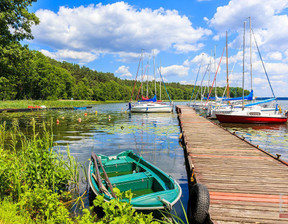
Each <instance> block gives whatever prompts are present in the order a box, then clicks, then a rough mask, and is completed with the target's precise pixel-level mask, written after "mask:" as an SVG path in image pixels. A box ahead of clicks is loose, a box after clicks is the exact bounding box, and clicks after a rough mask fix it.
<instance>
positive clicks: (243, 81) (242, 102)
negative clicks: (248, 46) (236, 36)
mask: <svg viewBox="0 0 288 224" xmlns="http://www.w3.org/2000/svg"><path fill="white" fill-rule="evenodd" d="M245 26H246V22H244V32H243V77H242V89H243V92H242V110H244V73H245V65H244V64H245Z"/></svg>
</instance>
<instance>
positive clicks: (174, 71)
mask: <svg viewBox="0 0 288 224" xmlns="http://www.w3.org/2000/svg"><path fill="white" fill-rule="evenodd" d="M188 71H189V67H186V66H183V65H171V66H167V67H161V73H162V75H164V76H166V77H167V76H179V77H184V76H188Z"/></svg>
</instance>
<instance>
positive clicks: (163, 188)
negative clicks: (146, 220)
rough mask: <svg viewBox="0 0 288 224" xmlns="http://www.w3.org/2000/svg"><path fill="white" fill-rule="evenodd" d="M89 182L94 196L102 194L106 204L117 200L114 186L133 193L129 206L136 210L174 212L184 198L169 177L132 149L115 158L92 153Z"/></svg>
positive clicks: (126, 200) (177, 185)
mask: <svg viewBox="0 0 288 224" xmlns="http://www.w3.org/2000/svg"><path fill="white" fill-rule="evenodd" d="M95 164H97V165H96V166H95ZM88 181H89V185H90V187H91V189H92V191H93V192H94V194H95V195H103V196H104V200H105V201H110V200H111V199H113V198H115V197H116V196H115V194H114V192H113V187H117V188H118V189H119V190H120V191H121V192H124V191H128V190H131V191H132V193H133V195H134V196H133V198H132V200H131V202H130V203H131V205H132V206H133V208H135V209H137V210H158V209H169V210H171V209H172V206H173V205H174V204H175V203H176V202H177V201H178V200H179V199H180V197H181V195H182V190H181V187H180V186H179V184H178V183H177V182H176V181H175V180H174V179H173V178H172V177H171V176H170V175H167V174H166V173H164V172H163V171H162V170H160V169H159V168H157V167H155V166H154V165H152V164H151V163H149V162H147V161H146V160H144V159H143V158H142V157H140V156H139V155H137V154H135V153H133V151H131V150H129V151H124V152H122V153H120V154H118V155H115V156H104V155H96V154H94V153H92V156H91V161H90V164H89V169H88ZM122 201H125V202H128V199H122Z"/></svg>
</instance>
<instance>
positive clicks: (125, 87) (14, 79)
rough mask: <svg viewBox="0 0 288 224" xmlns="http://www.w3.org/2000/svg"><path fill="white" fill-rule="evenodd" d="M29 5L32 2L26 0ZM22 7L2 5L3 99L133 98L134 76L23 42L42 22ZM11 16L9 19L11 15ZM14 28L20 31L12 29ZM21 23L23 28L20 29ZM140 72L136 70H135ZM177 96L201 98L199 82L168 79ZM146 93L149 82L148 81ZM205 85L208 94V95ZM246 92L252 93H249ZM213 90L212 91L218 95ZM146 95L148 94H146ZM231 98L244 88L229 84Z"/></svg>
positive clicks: (164, 96)
mask: <svg viewBox="0 0 288 224" xmlns="http://www.w3.org/2000/svg"><path fill="white" fill-rule="evenodd" d="M25 2H26V4H27V5H26V6H28V5H29V4H31V3H32V0H31V1H25ZM17 7H19V8H17ZM21 7H24V6H23V5H21V4H19V6H18V5H17V4H13V3H12V2H9V1H5V4H2V3H1V4H0V11H2V12H1V14H3V17H2V18H3V19H1V23H0V32H1V35H0V100H22V99H32V100H57V99H71V98H73V99H76V100H96V101H106V100H127V101H128V100H130V98H131V95H132V90H133V86H134V80H127V79H125V80H123V79H120V78H118V77H116V76H115V75H114V74H112V73H107V72H106V73H105V72H100V71H95V70H92V69H89V68H88V67H85V66H79V65H78V64H72V63H68V62H65V61H63V62H60V61H56V60H54V59H51V58H49V57H47V56H45V55H44V54H42V53H41V52H39V51H35V50H30V49H29V47H28V46H27V45H25V46H22V44H21V43H20V41H21V40H24V39H32V38H33V36H32V34H31V26H32V25H37V24H38V23H39V22H40V21H39V20H38V18H37V17H36V16H35V14H33V13H30V14H28V17H27V18H26V19H25V20H24V21H21V20H19V15H17V13H15V12H19V13H21ZM7 18H9V19H7ZM11 27H12V28H14V29H15V30H16V31H17V32H13V29H11ZM19 27H21V29H19ZM135 76H136V74H135ZM165 84H166V87H167V90H168V92H169V95H170V98H171V99H172V100H190V99H191V94H192V92H193V93H194V94H193V95H194V96H193V99H194V97H195V96H196V95H197V96H198V97H197V98H198V99H199V98H200V93H199V94H197V92H198V91H199V86H196V87H195V89H194V91H193V85H182V84H180V83H165ZM140 86H141V83H140V82H139V81H137V83H136V87H135V91H134V97H133V100H135V99H136V95H137V93H138V89H139V87H140ZM143 88H144V91H143V92H144V93H146V88H147V85H146V83H144V84H143ZM148 89H149V94H148V97H153V96H154V83H153V82H149V87H148ZM223 91H224V87H219V88H217V95H218V96H222V94H223ZM207 92H208V91H207V89H206V93H207ZM159 93H160V85H159V84H158V85H157V98H158V99H160V96H159ZM246 93H249V92H248V91H246ZM214 94H215V93H214V91H212V95H211V96H214ZM145 95H146V94H145ZM230 95H231V97H238V96H242V88H230ZM161 98H162V99H163V100H168V96H167V93H166V90H165V88H164V86H163V85H162V87H161Z"/></svg>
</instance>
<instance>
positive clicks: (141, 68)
mask: <svg viewBox="0 0 288 224" xmlns="http://www.w3.org/2000/svg"><path fill="white" fill-rule="evenodd" d="M141 58H142V63H141V75H142V76H141V77H142V79H141V95H142V96H143V78H144V77H143V76H144V74H143V61H144V60H143V49H142V52H141Z"/></svg>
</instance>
